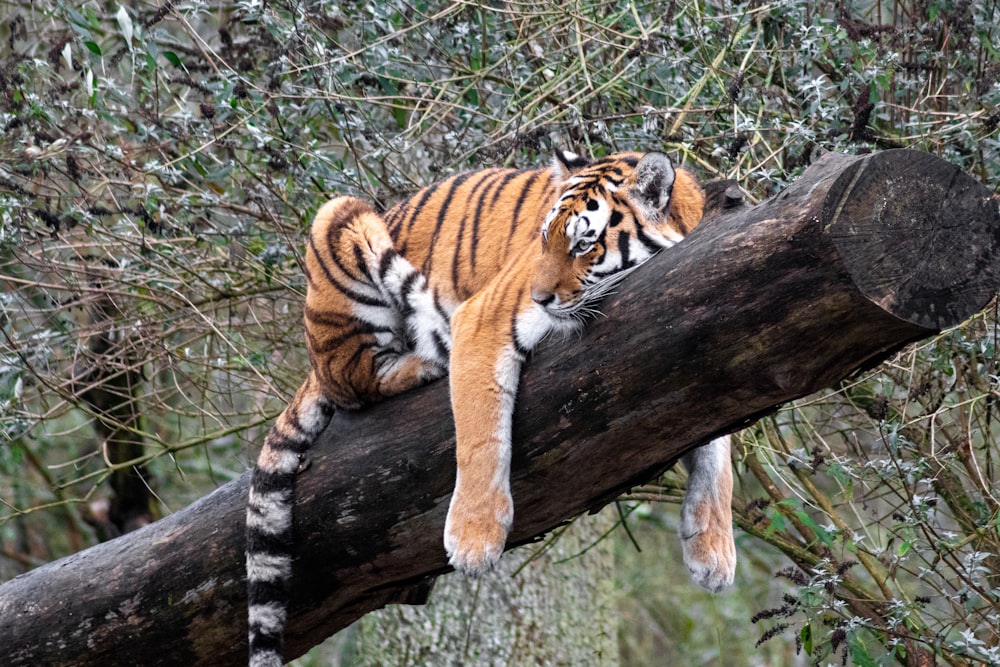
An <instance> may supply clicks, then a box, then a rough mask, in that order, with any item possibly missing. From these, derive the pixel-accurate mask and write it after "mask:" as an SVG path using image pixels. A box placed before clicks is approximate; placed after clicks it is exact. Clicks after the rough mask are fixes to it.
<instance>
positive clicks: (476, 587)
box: [353, 507, 619, 667]
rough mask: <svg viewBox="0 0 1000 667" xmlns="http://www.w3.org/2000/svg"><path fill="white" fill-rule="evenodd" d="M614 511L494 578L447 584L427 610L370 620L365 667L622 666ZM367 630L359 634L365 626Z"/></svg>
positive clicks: (505, 566)
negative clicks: (610, 534) (611, 534)
mask: <svg viewBox="0 0 1000 667" xmlns="http://www.w3.org/2000/svg"><path fill="white" fill-rule="evenodd" d="M617 521H618V515H617V514H616V513H615V512H614V509H613V508H612V507H607V508H605V510H604V511H603V512H599V513H597V514H595V515H590V516H583V517H579V518H577V520H575V521H574V522H573V523H572V524H571V525H569V526H566V527H564V528H561V529H560V530H559V531H558V534H557V535H553V539H552V540H551V541H547V542H546V543H544V544H531V545H527V546H524V547H521V548H520V549H515V550H513V551H511V552H509V553H508V554H506V555H505V556H504V558H503V559H501V561H500V564H499V565H498V566H497V571H496V572H495V573H492V574H491V575H490V576H488V577H480V578H479V579H471V578H469V577H465V576H462V575H461V574H458V573H456V572H452V573H449V574H446V575H444V576H442V577H439V578H438V580H437V582H436V583H435V584H434V592H433V595H431V597H430V600H429V601H428V603H427V605H426V606H422V607H412V606H408V605H390V606H389V607H387V608H385V609H381V610H379V611H376V612H374V613H371V614H368V615H367V616H365V618H364V619H363V620H362V621H361V623H360V626H361V633H360V635H361V637H360V642H359V647H358V655H357V656H356V657H355V660H354V663H353V664H356V665H358V667H383V666H384V665H393V666H394V667H425V666H426V665H442V666H443V665H476V666H477V667H528V666H531V667H536V666H537V665H547V666H549V667H617V665H618V633H617V627H616V623H617V621H618V615H619V614H618V609H617V603H618V600H617V599H616V596H615V594H614V588H613V586H614V584H613V581H612V579H613V574H614V553H613V549H612V540H607V539H604V537H606V535H607V533H608V532H609V531H611V530H612V529H613V528H614V526H615V523H616V522H617ZM355 627H357V626H355Z"/></svg>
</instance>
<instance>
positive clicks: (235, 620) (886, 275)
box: [0, 151, 1000, 665]
mask: <svg viewBox="0 0 1000 667" xmlns="http://www.w3.org/2000/svg"><path fill="white" fill-rule="evenodd" d="M717 194H718V193H717ZM720 196H722V195H720ZM998 249H1000V213H998V208H997V202H996V200H994V199H992V198H991V193H990V192H989V191H988V190H987V189H986V188H985V187H983V186H982V185H980V184H978V183H976V182H975V181H974V180H973V179H972V178H971V177H969V176H967V175H965V174H963V173H961V172H960V171H959V170H958V169H957V168H956V167H953V166H951V165H949V164H947V163H945V162H943V161H941V160H939V159H937V158H935V157H932V156H930V155H927V154H924V153H918V152H914V151H887V152H884V153H878V154H874V155H867V156H862V157H847V156H842V155H836V154H828V155H826V156H824V157H823V158H822V159H820V160H819V161H818V162H817V163H816V164H815V165H813V166H812V167H810V169H809V170H807V171H806V173H805V174H803V175H802V177H801V178H800V179H799V180H798V181H797V182H796V183H795V184H793V185H792V186H790V187H789V188H788V189H786V190H785V191H784V192H782V193H781V194H780V195H778V196H777V197H775V198H773V199H771V200H769V201H767V202H765V203H763V204H761V205H760V206H757V207H755V208H750V209H734V210H728V211H723V212H722V213H720V214H717V215H713V216H710V217H709V218H706V220H705V222H704V223H703V224H702V226H700V227H699V228H698V229H697V230H696V231H695V232H694V233H693V234H692V235H691V237H690V238H689V239H688V240H687V241H685V242H684V243H682V244H680V245H679V246H677V247H676V248H673V249H671V250H670V251H668V252H665V253H663V254H661V255H660V256H659V257H657V258H656V259H654V260H653V261H651V262H649V263H648V264H647V265H645V266H643V267H642V268H641V269H639V270H638V271H637V272H636V273H635V274H634V275H633V276H632V277H630V278H629V280H628V281H626V283H625V284H624V285H623V286H622V287H621V288H620V291H619V293H618V294H617V295H615V296H613V297H611V298H609V299H607V300H606V301H605V303H604V304H603V309H604V312H605V313H606V314H607V316H606V317H604V318H601V319H599V320H598V321H596V322H594V323H593V324H592V325H591V326H590V327H589V328H588V330H587V331H586V333H585V334H584V335H583V336H582V337H581V338H580V339H578V340H577V339H574V340H569V341H549V342H547V343H546V344H544V345H543V346H542V347H541V349H539V350H538V351H537V353H536V354H535V355H534V357H533V359H532V360H531V361H530V362H529V363H528V365H527V368H526V369H525V372H524V374H523V377H522V389H521V391H520V393H519V396H518V410H517V414H516V417H515V424H514V442H515V456H514V462H513V476H512V487H513V494H514V502H515V507H516V517H515V522H514V530H513V533H512V541H511V545H516V544H521V543H524V542H528V541H531V540H533V539H536V538H537V537H538V536H540V535H542V534H544V533H545V532H546V531H549V530H551V529H552V528H553V527H555V526H557V525H559V524H561V523H563V522H565V521H566V520H568V519H570V518H571V517H573V516H576V515H577V514H580V513H581V512H584V511H587V510H588V509H592V508H597V507H600V506H601V505H602V504H604V503H606V502H608V501H609V500H611V499H612V498H614V497H615V496H616V495H617V494H619V493H621V492H622V491H624V490H626V489H628V488H629V487H630V486H632V485H635V484H638V483H641V482H644V481H646V480H648V479H650V478H652V477H654V476H656V475H657V474H659V473H660V472H661V471H663V470H665V469H666V468H668V467H669V466H670V465H672V464H673V462H674V461H675V460H676V459H677V458H678V457H679V456H680V455H681V454H683V453H684V452H685V451H688V450H690V449H691V448H692V447H694V446H696V445H698V444H701V443H703V442H705V441H706V440H707V439H708V438H710V437H712V436H713V435H715V434H719V433H722V432H725V431H730V430H733V429H737V428H739V427H741V426H743V425H745V424H747V423H749V422H751V421H752V420H754V419H756V418H757V417H759V416H760V415H763V414H766V413H768V412H770V411H772V410H774V409H775V408H776V407H777V406H779V405H780V404H782V403H784V402H786V401H789V400H791V399H794V398H797V397H800V396H804V395H806V394H809V393H811V392H814V391H816V390H818V389H821V388H823V387H827V386H830V385H831V384H833V383H835V382H837V381H838V380H840V379H841V378H843V377H845V376H846V375H848V374H850V373H851V372H853V371H854V370H856V369H858V368H859V367H866V366H871V365H873V364H875V363H876V362H878V361H879V360H881V359H883V358H885V357H886V356H887V355H889V354H891V353H892V352H893V351H895V350H897V349H899V348H900V347H901V346H902V345H904V344H906V343H907V342H910V341H913V340H917V339H919V338H923V337H926V336H928V335H931V334H933V333H935V332H936V331H938V330H939V329H941V328H942V327H947V326H951V325H954V324H957V323H959V322H961V321H962V320H963V319H965V318H966V317H968V316H970V315H972V314H973V313H975V312H976V311H977V310H979V309H981V308H982V307H983V306H985V304H986V303H987V302H988V301H989V299H990V298H991V297H992V296H993V294H994V293H995V291H996V289H997V285H998V280H997V259H998V257H997V256H998ZM453 440H454V431H453V427H452V424H451V413H450V409H449V404H448V395H447V385H446V383H444V382H438V383H436V384H433V385H430V386H428V387H426V388H423V389H421V390H419V391H415V392H411V393H409V394H406V395H403V396H400V397H398V398H396V399H393V400H390V401H387V402H385V403H382V404H379V405H376V406H374V407H372V408H370V409H367V410H364V411H361V412H357V413H340V414H338V415H337V416H336V417H335V418H334V421H333V423H332V425H331V426H330V428H329V429H328V430H327V432H326V433H325V434H324V435H323V437H322V439H321V442H319V443H318V444H317V446H316V449H315V454H314V457H313V465H312V467H311V468H310V469H308V470H307V471H305V472H304V473H303V474H302V477H301V479H300V481H299V496H298V500H297V506H296V521H297V523H296V539H297V541H298V545H299V547H298V549H299V553H300V554H301V555H300V557H299V559H298V560H297V561H296V563H295V579H294V591H293V594H292V614H291V617H290V620H289V633H288V643H289V654H290V655H298V654H301V653H303V652H304V651H305V650H307V649H308V648H309V647H310V646H312V645H314V644H316V643H318V642H319V641H321V640H323V639H324V638H325V637H327V636H328V635H330V634H332V633H333V632H335V631H336V630H338V629H340V628H342V627H345V626H346V625H348V624H349V623H351V622H352V621H354V620H356V619H357V618H359V617H360V616H362V615H363V614H365V613H366V612H368V611H370V610H373V609H376V608H378V607H381V606H383V605H385V604H387V603H391V602H420V601H421V600H422V599H423V597H424V594H425V593H426V591H427V582H429V581H431V580H432V578H433V577H434V576H435V575H437V574H440V573H442V572H444V571H446V567H447V566H446V558H445V553H444V549H443V547H442V546H441V533H442V530H443V525H444V516H445V512H446V509H447V502H448V498H449V495H450V493H451V489H452V484H453V482H454V463H453V457H454V454H453V447H454V442H453ZM247 480H248V477H247V476H246V475H244V476H243V477H242V478H241V479H240V480H238V481H235V482H232V483H230V484H227V485H225V486H223V487H222V488H220V489H218V490H217V491H215V492H214V493H212V494H211V495H209V496H207V497H205V498H203V499H201V500H200V501H198V502H196V503H194V504H193V505H191V506H190V507H188V508H186V509H184V510H182V511H180V512H177V513H175V514H173V515H171V516H169V517H167V518H165V519H163V520H161V521H159V522H157V523H155V524H152V525H150V526H147V527H145V528H143V529H141V530H138V531H136V532H133V533H130V534H128V535H125V536H123V537H120V538H118V539H115V540H112V541H110V542H106V543H104V544H100V545H98V546H95V547H93V548H90V549H87V550H86V551H83V552H81V553H78V554H75V555H73V556H70V557H67V558H64V559H62V560H60V561H57V562H55V563H51V564H49V565H45V566H43V567H40V568H38V569H36V570H34V571H32V572H29V573H27V574H25V575H22V576H20V577H18V578H16V579H14V580H12V581H10V582H8V583H6V584H4V585H3V586H0V618H3V623H2V624H0V664H4V665H38V664H61V665H106V664H125V663H127V664H143V665H168V664H169V665H194V664H205V665H208V664H211V665H229V664H233V665H236V664H242V663H243V661H244V660H245V651H246V644H245V622H246V621H245V613H246V609H245V599H244V582H243V577H244V572H243V516H244V502H245V496H246V487H247ZM678 571H680V569H679V570H678ZM678 576H681V575H678Z"/></svg>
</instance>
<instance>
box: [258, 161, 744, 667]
mask: <svg viewBox="0 0 1000 667" xmlns="http://www.w3.org/2000/svg"><path fill="white" fill-rule="evenodd" d="M559 158H560V159H559V161H557V162H556V163H554V164H553V166H552V167H550V168H543V169H532V170H527V171H515V170H511V169H487V170H484V171H478V172H467V173H463V174H458V175H456V176H452V177H450V178H448V179H445V180H444V181H441V182H440V183H436V184H434V185H431V186H429V187H427V188H424V189H423V190H421V191H420V192H418V193H416V194H415V195H414V196H413V197H411V198H410V199H408V200H406V201H405V202H402V203H401V204H399V205H397V206H395V207H394V208H393V209H391V210H390V211H388V212H387V213H386V214H385V216H379V215H378V214H376V213H375V211H374V210H373V209H372V208H371V206H370V205H368V204H367V203H365V202H362V201H360V200H358V199H355V198H352V197H339V198H337V199H334V200H332V201H330V202H328V203H327V204H326V205H324V206H323V207H322V208H321V209H320V210H319V212H318V213H317V215H316V219H315V222H314V223H313V227H312V229H311V231H310V236H309V245H308V247H307V252H306V276H307V284H308V291H307V296H306V307H305V329H306V342H307V347H308V350H309V358H310V364H311V372H310V374H309V377H308V378H307V380H306V382H305V383H304V384H303V386H302V387H301V388H300V389H299V391H298V393H297V394H296V396H295V398H294V400H293V401H292V402H291V403H290V404H289V406H288V408H287V409H286V410H285V412H284V413H283V414H282V415H281V416H280V417H279V419H278V420H277V422H276V424H275V426H274V428H273V429H272V431H271V432H270V433H269V435H268V438H267V440H266V441H265V446H264V449H263V451H262V452H261V455H260V458H259V460H258V463H257V468H256V469H255V471H254V477H253V479H252V481H251V491H250V500H249V503H248V514H247V568H248V595H249V598H250V612H249V618H250V638H251V664H253V665H258V666H264V665H272V664H280V662H276V661H280V657H281V641H282V630H283V625H284V614H285V608H286V606H287V597H286V593H284V592H282V591H284V590H285V588H284V587H286V586H287V580H288V574H287V572H288V571H290V568H291V535H292V533H291V499H292V494H293V492H294V479H295V474H296V473H297V471H298V469H299V468H300V467H301V466H302V464H303V461H304V457H305V456H306V453H307V451H308V448H309V446H310V445H311V442H312V441H313V440H314V439H315V437H316V436H317V435H318V433H319V432H320V431H321V430H322V429H323V428H324V427H325V425H326V423H327V421H328V419H329V415H330V414H332V410H333V408H334V407H339V408H348V409H352V408H357V407H359V406H361V405H364V404H367V403H372V402H374V401H378V400H381V399H382V398H384V397H387V396H391V395H393V394H396V393H399V392H402V391H405V390H407V389H409V388H412V387H415V386H417V385H419V384H421V383H423V382H426V381H429V380H431V379H434V378H437V377H440V376H441V375H443V374H444V373H445V372H446V369H447V367H448V366H450V385H451V392H452V408H453V413H454V418H455V430H456V439H457V452H456V459H457V464H458V473H457V479H456V487H455V493H454V494H453V497H452V501H451V506H450V508H449V512H448V521H447V525H446V529H445V546H446V549H447V551H448V552H449V555H450V558H451V563H452V564H453V565H454V566H455V567H456V568H458V569H460V570H463V571H465V572H468V573H471V574H478V573H481V572H483V571H485V570H487V569H489V567H491V566H492V564H493V563H494V562H495V561H496V559H497V558H499V556H500V553H501V552H502V550H503V548H504V544H505V542H506V538H507V533H508V531H509V530H510V527H511V523H512V520H513V502H512V500H511V497H510V492H509V488H508V487H509V480H508V477H509V465H510V449H511V443H510V423H511V418H512V413H513V409H514V401H515V396H516V390H517V381H518V374H519V371H520V368H521V365H522V364H523V362H524V360H525V356H526V354H527V352H528V351H529V350H530V349H531V348H533V347H534V346H535V345H536V344H537V343H538V341H539V340H540V339H541V338H542V337H544V336H545V335H546V334H547V333H548V332H551V331H554V330H570V329H574V328H575V327H576V326H578V324H579V322H580V320H581V318H582V316H583V314H585V313H586V312H587V311H588V309H591V308H592V307H593V304H594V303H596V300H597V299H599V298H600V296H601V295H602V294H603V293H605V292H606V291H607V289H608V288H609V286H610V285H613V284H614V283H615V282H617V280H619V279H620V278H621V277H623V276H624V275H625V274H626V273H627V271H629V270H631V268H633V267H634V266H636V265H638V264H639V263H641V261H644V260H645V259H646V258H648V257H649V256H651V255H652V254H655V252H657V251H659V250H660V249H662V248H665V247H669V246H670V245H672V244H673V243H676V242H677V241H679V240H681V239H682V238H683V237H684V236H685V235H686V234H687V233H689V232H690V231H691V230H692V229H693V228H694V227H695V226H696V225H697V224H698V222H699V220H700V219H701V212H702V208H703V206H704V195H703V193H702V191H701V188H700V187H699V186H698V184H697V182H696V181H695V180H694V178H693V177H692V176H691V175H690V174H689V173H688V172H686V171H683V170H680V169H674V168H673V167H672V165H671V164H670V161H669V159H668V158H667V157H666V156H665V155H663V154H660V153H651V154H647V155H645V156H644V155H641V154H638V153H623V154H617V155H613V156H609V157H607V158H603V159H600V160H596V161H595V162H593V163H587V162H586V161H584V160H582V159H580V158H577V157H576V156H572V155H570V154H559ZM540 230H541V232H542V233H541V234H540V233H539V232H540ZM540 236H541V238H540ZM726 451H728V449H727V450H726ZM715 459H718V456H716V457H715ZM715 459H713V460H715ZM706 470H707V468H706ZM714 474H717V473H714ZM729 480H730V481H729V491H726V498H727V499H728V493H729V492H730V491H731V484H732V482H731V477H730V478H729ZM708 481H709V482H711V479H708ZM723 481H724V480H723ZM703 497H705V498H708V497H709V496H707V495H705V496H703ZM706 502H709V504H711V503H715V504H716V505H717V504H718V501H706ZM727 502H728V500H727ZM709 510H712V507H708V505H705V506H704V507H702V506H701V505H699V508H698V511H699V512H704V511H709ZM721 520H722V521H724V520H725V519H724V517H721ZM719 530H720V529H719V527H718V526H713V527H712V528H711V531H714V532H713V533H712V535H708V536H707V538H709V542H708V543H706V544H709V546H708V549H709V550H711V549H713V548H716V547H714V546H712V544H711V539H714V538H715V537H717V535H716V534H717V533H719ZM723 538H724V535H723ZM702 541H704V540H702ZM730 541H731V533H730ZM699 544H701V543H699ZM716 579H717V577H716ZM275 619H277V620H275Z"/></svg>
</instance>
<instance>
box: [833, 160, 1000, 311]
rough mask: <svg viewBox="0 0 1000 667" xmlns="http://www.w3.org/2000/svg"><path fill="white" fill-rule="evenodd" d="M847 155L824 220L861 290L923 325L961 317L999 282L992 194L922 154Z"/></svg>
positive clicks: (999, 236)
mask: <svg viewBox="0 0 1000 667" xmlns="http://www.w3.org/2000/svg"><path fill="white" fill-rule="evenodd" d="M832 159H845V158H843V157H842V156H837V157H835V158H832ZM846 159H851V158H846ZM853 159H854V160H855V161H854V163H853V164H851V165H850V166H849V167H848V168H847V169H846V170H845V171H844V172H843V173H841V175H840V176H839V177H838V178H837V180H836V182H835V183H834V184H833V186H832V187H831V188H830V191H829V193H828V195H827V197H826V200H825V202H824V205H823V216H822V217H823V220H822V224H823V229H824V231H825V232H826V233H828V234H829V235H830V238H831V240H832V241H833V242H834V244H835V246H836V247H837V249H838V251H839V253H840V255H841V257H842V259H843V261H844V264H845V266H846V268H847V270H848V271H849V272H850V274H851V277H852V279H853V280H854V282H855V284H856V285H857V286H858V288H859V289H860V290H861V292H862V293H863V294H864V295H865V296H866V297H867V298H868V299H870V300H871V301H872V302H873V303H875V304H877V305H878V306H880V307H881V308H882V309H884V310H885V311H887V312H889V313H891V314H893V315H895V316H896V317H898V318H900V319H902V320H905V321H907V322H911V323H913V324H917V325H919V326H922V327H925V328H927V329H934V330H940V329H943V328H946V327H949V326H954V325H957V324H960V323H961V322H962V321H964V320H965V319H967V318H968V317H971V316H972V315H973V314H975V313H976V312H978V311H979V310H981V309H982V308H983V307H984V306H985V305H986V304H987V303H988V302H989V300H990V299H991V298H992V297H993V295H994V294H995V293H996V291H997V289H998V286H1000V279H998V278H1000V277H998V267H997V266H996V262H995V258H996V256H997V252H998V250H1000V206H998V200H997V199H996V198H995V197H994V196H992V193H990V192H989V191H988V190H987V189H986V188H985V187H984V186H983V185H982V184H980V183H979V182H977V181H976V180H975V179H973V178H972V177H971V176H969V175H967V174H965V173H964V172H962V171H961V170H960V169H959V168H958V167H956V166H955V165H952V164H950V163H948V162H945V161H944V160H942V159H940V158H937V157H935V156H933V155H929V154H927V153H921V152H918V151H912V150H903V149H900V150H890V151H885V152H882V153H875V154H872V155H866V156H863V157H859V158H853Z"/></svg>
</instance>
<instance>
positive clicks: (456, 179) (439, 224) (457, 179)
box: [421, 171, 477, 275]
mask: <svg viewBox="0 0 1000 667" xmlns="http://www.w3.org/2000/svg"><path fill="white" fill-rule="evenodd" d="M476 173H477V172H474V171H467V172H464V173H461V174H459V175H457V176H453V177H452V178H450V179H448V180H447V181H445V182H446V183H448V193H447V194H446V195H445V197H444V202H443V203H442V204H441V207H440V208H439V209H438V214H437V220H435V222H434V233H433V234H431V242H430V245H429V246H428V250H429V251H428V253H427V259H425V260H424V265H423V266H422V267H421V269H422V270H423V272H424V274H425V275H430V272H431V265H432V264H433V263H434V250H435V248H436V247H437V240H438V237H439V236H440V235H441V229H442V228H443V227H444V221H445V218H446V217H447V216H448V209H449V208H450V207H451V202H452V200H453V199H454V196H455V191H456V190H457V189H458V188H459V187H460V186H461V185H462V184H463V183H465V182H466V181H467V180H469V178H470V177H472V176H473V175H475V174H476ZM452 252H453V253H454V252H456V250H455V249H452Z"/></svg>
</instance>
